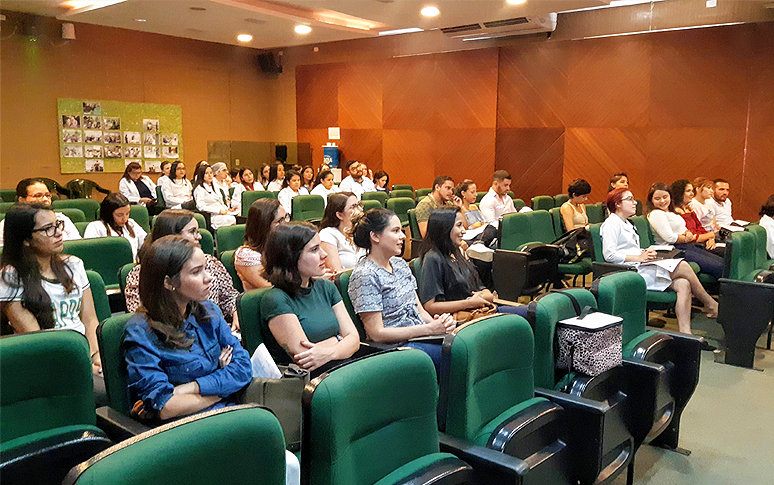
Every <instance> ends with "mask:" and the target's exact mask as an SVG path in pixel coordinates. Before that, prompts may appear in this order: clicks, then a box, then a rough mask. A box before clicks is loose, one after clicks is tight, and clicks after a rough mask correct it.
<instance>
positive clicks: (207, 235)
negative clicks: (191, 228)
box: [199, 227, 215, 256]
mask: <svg viewBox="0 0 774 485" xmlns="http://www.w3.org/2000/svg"><path fill="white" fill-rule="evenodd" d="M199 234H201V236H202V238H201V239H200V240H199V244H200V245H201V247H202V251H204V254H210V255H212V256H214V255H215V241H214V240H213V238H212V233H211V232H210V231H208V230H207V229H202V228H201V227H200V228H199Z"/></svg>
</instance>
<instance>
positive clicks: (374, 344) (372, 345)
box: [360, 340, 396, 352]
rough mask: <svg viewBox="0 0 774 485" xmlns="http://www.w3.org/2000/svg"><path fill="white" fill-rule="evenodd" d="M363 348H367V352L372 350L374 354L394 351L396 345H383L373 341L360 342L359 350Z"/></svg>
mask: <svg viewBox="0 0 774 485" xmlns="http://www.w3.org/2000/svg"><path fill="white" fill-rule="evenodd" d="M363 347H368V350H373V351H374V352H381V351H382V350H390V349H394V348H395V347H396V344H383V343H380V342H374V341H373V340H361V341H360V348H361V349H362V348H363Z"/></svg>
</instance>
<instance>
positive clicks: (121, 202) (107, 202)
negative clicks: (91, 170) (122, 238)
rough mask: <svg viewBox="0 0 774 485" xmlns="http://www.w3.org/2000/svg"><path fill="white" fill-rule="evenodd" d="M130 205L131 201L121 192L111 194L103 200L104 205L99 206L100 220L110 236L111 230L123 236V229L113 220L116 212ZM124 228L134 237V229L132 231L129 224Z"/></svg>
mask: <svg viewBox="0 0 774 485" xmlns="http://www.w3.org/2000/svg"><path fill="white" fill-rule="evenodd" d="M128 205H129V199H127V198H126V197H125V196H124V195H123V194H121V193H119V192H111V193H109V194H108V195H106V196H105V198H104V199H102V203H101V204H100V206H99V218H100V220H101V221H102V223H103V224H104V225H105V229H106V230H107V233H108V236H110V229H112V230H114V231H115V232H116V233H117V234H119V235H120V234H121V228H120V227H118V224H116V221H115V219H114V218H113V212H115V211H116V209H120V208H122V207H127V206H128ZM124 227H125V228H126V232H128V233H129V235H130V236H131V237H134V229H132V226H130V225H129V223H128V222H127V223H126V225H125V226H124Z"/></svg>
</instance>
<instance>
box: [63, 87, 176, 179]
mask: <svg viewBox="0 0 774 485" xmlns="http://www.w3.org/2000/svg"><path fill="white" fill-rule="evenodd" d="M57 124H58V126H59V146H60V165H61V172H62V173H95V172H112V173H122V172H123V171H124V169H125V168H126V165H128V164H129V163H131V162H138V163H140V164H141V165H142V168H143V171H144V172H146V173H161V162H163V161H165V160H168V161H170V162H173V161H175V160H183V112H182V109H181V108H180V106H179V105H171V104H150V103H123V102H119V101H97V100H84V99H70V98H59V99H58V100H57Z"/></svg>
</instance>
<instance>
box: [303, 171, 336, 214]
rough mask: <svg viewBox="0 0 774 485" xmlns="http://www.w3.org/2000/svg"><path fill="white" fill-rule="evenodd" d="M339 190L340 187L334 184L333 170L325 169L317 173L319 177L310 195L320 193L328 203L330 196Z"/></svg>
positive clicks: (326, 203)
mask: <svg viewBox="0 0 774 485" xmlns="http://www.w3.org/2000/svg"><path fill="white" fill-rule="evenodd" d="M338 191H339V188H338V187H337V186H335V185H333V172H331V171H330V170H323V171H322V172H320V173H319V174H318V175H317V179H316V180H315V182H314V187H313V188H312V191H311V192H309V194H310V195H319V196H320V197H322V198H323V201H324V202H325V205H326V206H327V205H328V196H329V195H331V194H335V193H337V192H338Z"/></svg>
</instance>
